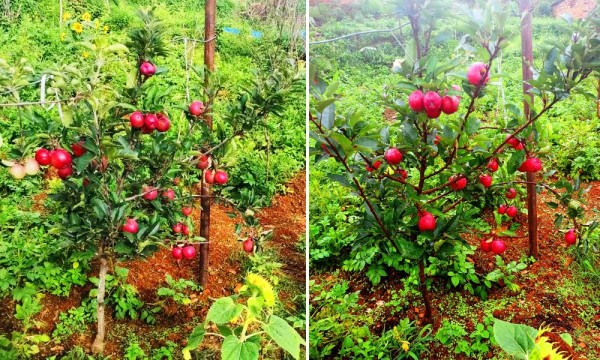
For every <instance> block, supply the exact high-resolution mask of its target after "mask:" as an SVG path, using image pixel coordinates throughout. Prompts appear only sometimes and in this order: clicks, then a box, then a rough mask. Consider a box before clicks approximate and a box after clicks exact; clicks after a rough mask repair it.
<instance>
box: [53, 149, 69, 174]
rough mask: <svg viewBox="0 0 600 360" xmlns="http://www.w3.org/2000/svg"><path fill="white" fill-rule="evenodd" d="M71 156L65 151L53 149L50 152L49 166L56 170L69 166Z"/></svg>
mask: <svg viewBox="0 0 600 360" xmlns="http://www.w3.org/2000/svg"><path fill="white" fill-rule="evenodd" d="M71 161H72V158H71V154H70V153H69V152H68V151H67V150H65V149H60V148H59V149H54V150H52V151H50V164H52V166H54V167H55V168H57V169H62V168H64V167H65V166H67V165H71Z"/></svg>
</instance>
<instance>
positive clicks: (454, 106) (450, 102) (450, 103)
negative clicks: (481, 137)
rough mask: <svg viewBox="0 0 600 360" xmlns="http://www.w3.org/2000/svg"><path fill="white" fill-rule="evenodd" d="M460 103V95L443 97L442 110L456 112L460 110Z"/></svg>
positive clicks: (450, 112) (447, 112)
mask: <svg viewBox="0 0 600 360" xmlns="http://www.w3.org/2000/svg"><path fill="white" fill-rule="evenodd" d="M459 105H460V99H459V98H458V96H448V95H446V96H444V97H443V98H442V106H441V109H442V112H443V113H444V114H448V115H450V114H454V113H455V112H457V111H458V106H459Z"/></svg>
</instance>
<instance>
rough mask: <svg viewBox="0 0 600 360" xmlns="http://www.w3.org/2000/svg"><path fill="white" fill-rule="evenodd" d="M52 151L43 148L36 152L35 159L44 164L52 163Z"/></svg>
mask: <svg viewBox="0 0 600 360" xmlns="http://www.w3.org/2000/svg"><path fill="white" fill-rule="evenodd" d="M50 159H51V158H50V151H48V150H46V149H44V148H41V149H38V151H36V152H35V161H37V162H38V164H40V165H42V166H46V165H50Z"/></svg>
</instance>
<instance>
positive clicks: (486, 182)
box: [479, 174, 492, 189]
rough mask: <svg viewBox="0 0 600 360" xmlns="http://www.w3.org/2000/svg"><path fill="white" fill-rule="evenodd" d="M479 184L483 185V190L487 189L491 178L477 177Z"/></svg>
mask: <svg viewBox="0 0 600 360" xmlns="http://www.w3.org/2000/svg"><path fill="white" fill-rule="evenodd" d="M479 182H480V183H481V185H483V187H484V188H486V189H487V188H489V187H490V186H492V177H491V176H490V175H488V174H481V175H479Z"/></svg>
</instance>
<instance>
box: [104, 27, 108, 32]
mask: <svg viewBox="0 0 600 360" xmlns="http://www.w3.org/2000/svg"><path fill="white" fill-rule="evenodd" d="M104 33H105V34H108V25H104Z"/></svg>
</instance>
